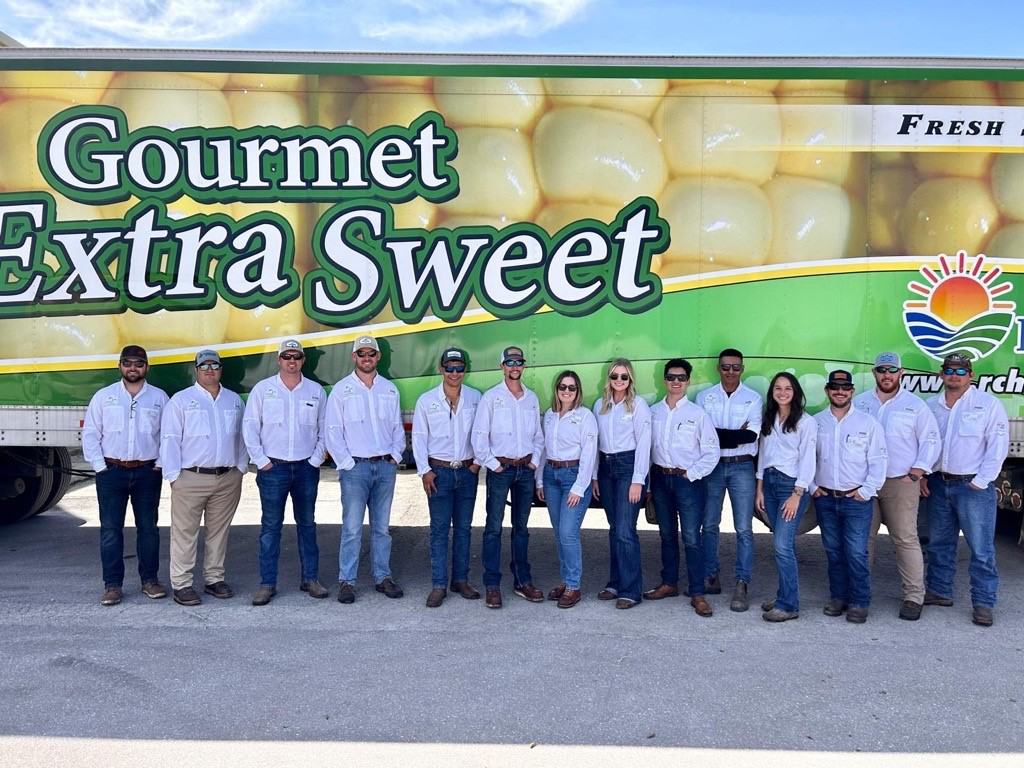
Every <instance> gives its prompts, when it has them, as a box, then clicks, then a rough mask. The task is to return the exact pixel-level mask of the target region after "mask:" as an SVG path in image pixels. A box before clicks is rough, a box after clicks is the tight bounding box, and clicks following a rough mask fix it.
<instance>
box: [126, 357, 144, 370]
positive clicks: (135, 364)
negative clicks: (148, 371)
mask: <svg viewBox="0 0 1024 768" xmlns="http://www.w3.org/2000/svg"><path fill="white" fill-rule="evenodd" d="M147 365H149V363H147V362H146V361H145V360H138V359H136V358H132V359H130V360H127V359H126V360H122V361H121V366H122V367H124V368H145V367H146V366H147Z"/></svg>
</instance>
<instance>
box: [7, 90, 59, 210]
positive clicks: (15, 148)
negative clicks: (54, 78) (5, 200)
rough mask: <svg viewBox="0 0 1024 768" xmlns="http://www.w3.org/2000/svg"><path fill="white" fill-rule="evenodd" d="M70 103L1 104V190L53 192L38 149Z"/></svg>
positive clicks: (29, 100)
mask: <svg viewBox="0 0 1024 768" xmlns="http://www.w3.org/2000/svg"><path fill="white" fill-rule="evenodd" d="M70 106H72V104H71V102H69V101H58V100H56V99H38V98H25V99H10V100H9V101H5V102H3V103H0V188H3V189H5V190H9V191H15V190H17V191H28V190H33V189H49V188H50V185H49V184H48V183H47V182H46V180H45V179H44V178H43V174H42V173H41V172H40V171H39V161H38V159H37V154H36V145H37V144H38V143H39V133H40V131H42V129H43V126H44V125H45V124H46V121H47V120H49V119H50V118H51V117H53V116H54V115H55V114H57V113H58V112H60V111H61V110H63V109H67V108H68V107H70Z"/></svg>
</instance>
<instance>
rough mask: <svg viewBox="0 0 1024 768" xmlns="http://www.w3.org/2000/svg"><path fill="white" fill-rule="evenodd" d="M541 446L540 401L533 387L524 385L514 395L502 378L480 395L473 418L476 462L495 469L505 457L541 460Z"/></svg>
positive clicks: (535, 464)
mask: <svg viewBox="0 0 1024 768" xmlns="http://www.w3.org/2000/svg"><path fill="white" fill-rule="evenodd" d="M543 450H544V432H543V430H542V429H541V425H540V403H539V402H538V400H537V395H535V394H534V393H533V391H532V390H530V389H528V388H526V387H523V396H522V397H518V398H517V397H516V396H515V395H513V394H512V391H511V390H510V389H509V388H508V386H507V385H506V384H505V382H504V381H502V382H501V383H500V384H497V385H496V386H493V387H491V388H490V389H489V390H487V391H486V392H484V394H483V396H482V397H481V398H480V405H479V407H477V409H476V420H475V421H474V422H473V453H474V455H475V456H476V463H477V464H479V465H480V466H482V467H487V468H488V469H491V470H494V469H498V468H499V467H500V466H501V462H500V461H498V459H497V457H498V456H504V457H505V458H506V459H521V458H523V457H524V456H529V457H530V463H531V464H533V465H534V466H537V465H538V464H540V457H541V453H542V452H543Z"/></svg>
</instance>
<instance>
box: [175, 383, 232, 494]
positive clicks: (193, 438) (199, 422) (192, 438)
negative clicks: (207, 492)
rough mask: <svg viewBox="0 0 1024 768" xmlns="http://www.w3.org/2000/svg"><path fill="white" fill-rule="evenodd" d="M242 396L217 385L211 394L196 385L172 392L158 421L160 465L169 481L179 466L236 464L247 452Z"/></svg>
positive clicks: (225, 465)
mask: <svg viewBox="0 0 1024 768" xmlns="http://www.w3.org/2000/svg"><path fill="white" fill-rule="evenodd" d="M242 410H243V406H242V398H240V397H239V396H238V395H236V394H235V393H234V392H232V391H231V390H230V389H225V388H224V387H221V388H220V392H218V393H217V397H214V396H213V395H211V394H210V393H209V392H207V391H206V390H205V389H203V388H202V387H201V386H199V385H198V384H193V385H192V386H191V387H189V388H188V389H183V390H182V391H181V392H178V393H177V394H175V395H174V396H173V397H172V398H171V400H170V402H169V403H168V404H167V407H166V408H164V415H163V419H162V420H161V422H160V464H161V465H162V466H163V470H164V479H166V480H167V481H168V482H171V483H173V482H174V481H175V480H177V479H178V475H180V474H181V470H182V469H183V468H186V469H187V468H189V467H205V468H207V469H211V468H214V467H237V468H238V471H239V472H243V473H244V472H245V470H246V469H247V468H248V467H249V454H248V452H247V451H246V450H245V441H244V440H243V439H242Z"/></svg>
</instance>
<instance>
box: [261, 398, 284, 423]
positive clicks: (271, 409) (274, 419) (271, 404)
mask: <svg viewBox="0 0 1024 768" xmlns="http://www.w3.org/2000/svg"><path fill="white" fill-rule="evenodd" d="M263 421H264V422H265V423H267V424H275V425H281V424H284V401H283V400H279V399H278V398H276V397H274V398H267V399H266V400H264V401H263Z"/></svg>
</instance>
